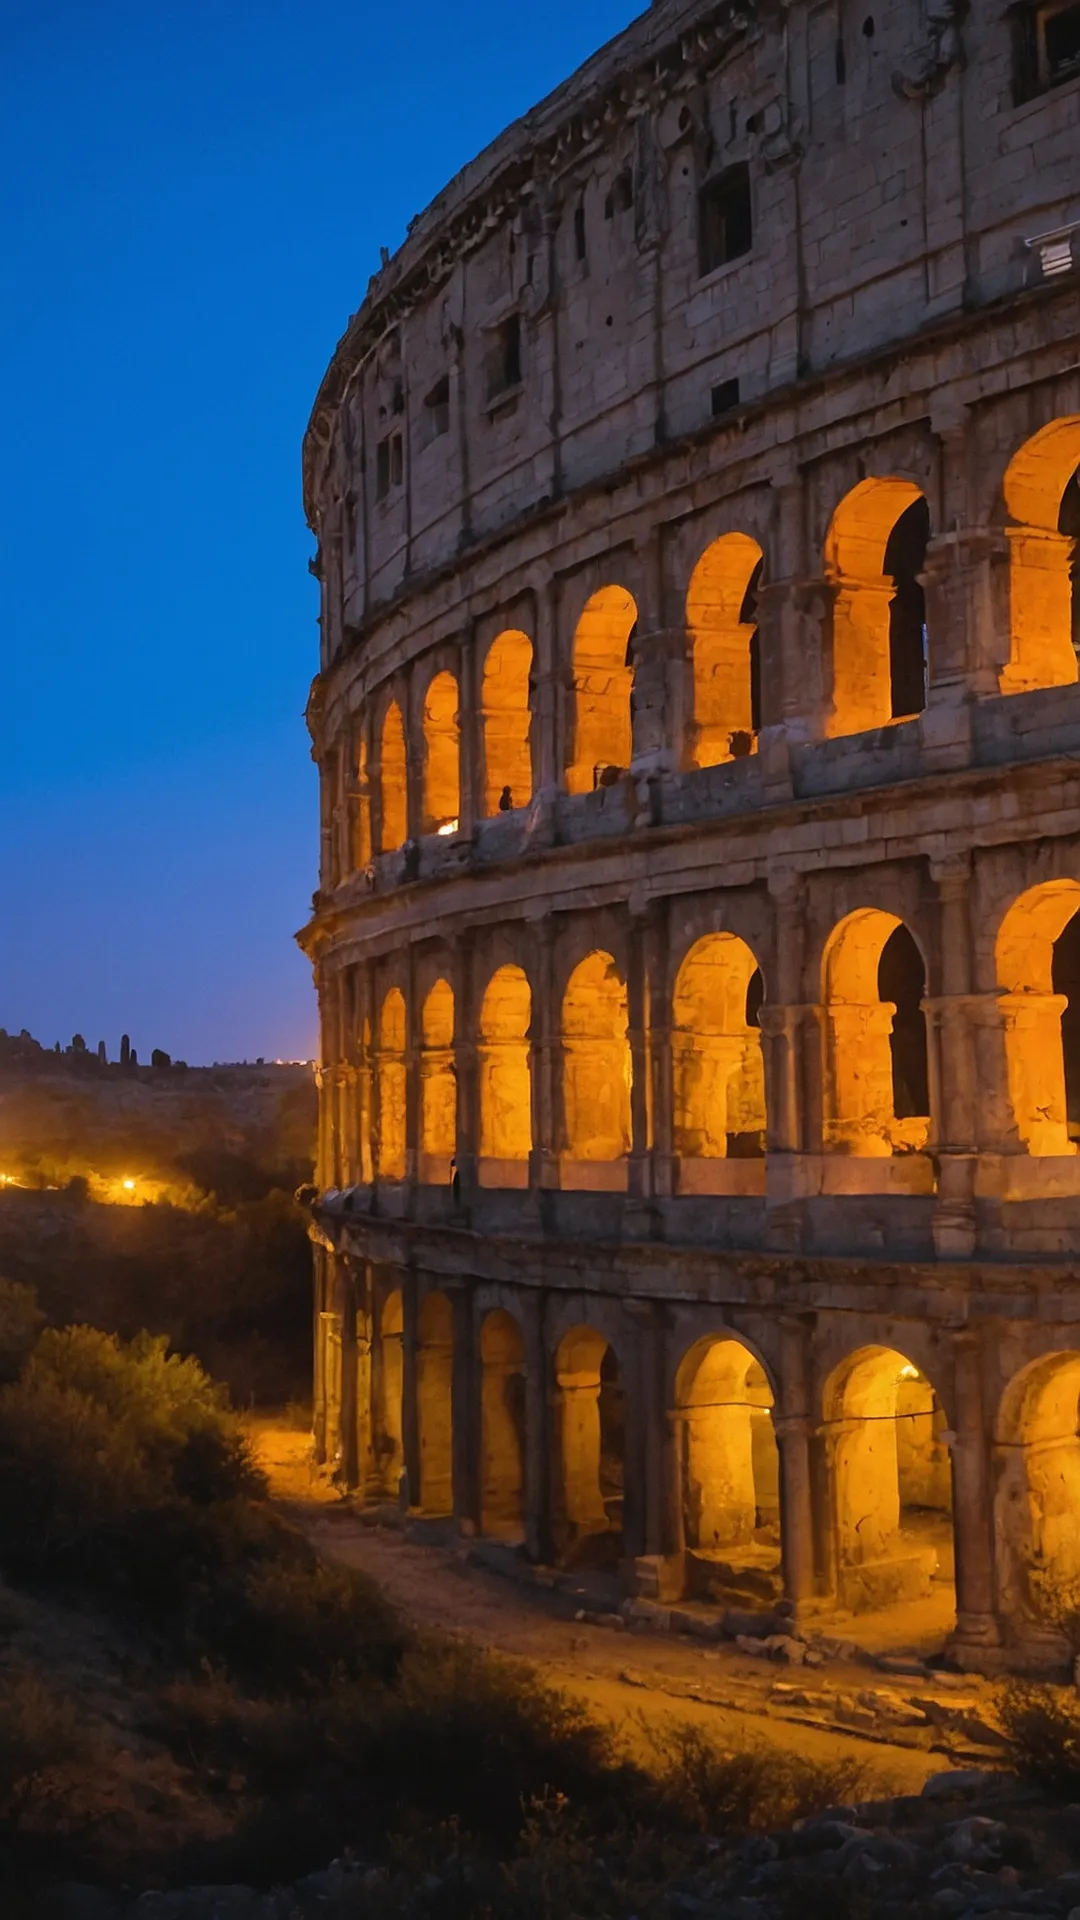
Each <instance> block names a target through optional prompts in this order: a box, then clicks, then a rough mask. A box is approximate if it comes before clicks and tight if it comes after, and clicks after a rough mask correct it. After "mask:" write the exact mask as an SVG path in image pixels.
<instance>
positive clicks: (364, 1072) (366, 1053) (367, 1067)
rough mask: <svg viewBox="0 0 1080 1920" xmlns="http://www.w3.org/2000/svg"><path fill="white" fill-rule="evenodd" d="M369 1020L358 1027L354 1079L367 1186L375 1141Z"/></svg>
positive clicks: (371, 1174)
mask: <svg viewBox="0 0 1080 1920" xmlns="http://www.w3.org/2000/svg"><path fill="white" fill-rule="evenodd" d="M371 1055H372V1047H371V1021H370V1020H368V1019H365V1020H364V1021H363V1022H362V1024H361V1027H360V1068H359V1072H358V1074H357V1081H356V1100H357V1107H358V1113H357V1134H358V1138H359V1146H360V1180H361V1183H362V1184H363V1185H364V1186H367V1185H368V1184H369V1183H370V1181H371V1180H372V1179H373V1178H374V1175H375V1150H374V1149H375V1143H374V1139H373V1136H372V1112H371V1074H372V1058H371Z"/></svg>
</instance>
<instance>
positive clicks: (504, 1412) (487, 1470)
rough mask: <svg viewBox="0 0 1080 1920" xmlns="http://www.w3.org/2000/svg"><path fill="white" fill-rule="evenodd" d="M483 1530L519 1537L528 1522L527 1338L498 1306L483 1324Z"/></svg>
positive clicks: (510, 1316)
mask: <svg viewBox="0 0 1080 1920" xmlns="http://www.w3.org/2000/svg"><path fill="white" fill-rule="evenodd" d="M480 1375H481V1386H480V1428H481V1442H480V1454H481V1463H480V1530H481V1532H482V1533H486V1534H494V1535H496V1536H497V1537H498V1538H500V1539H512V1540H520V1539H521V1538H522V1537H523V1534H524V1526H525V1341H524V1337H523V1335H522V1331H521V1328H520V1326H519V1325H518V1323H517V1321H516V1320H515V1319H514V1317H513V1315H512V1314H510V1313H507V1312H506V1311H505V1309H504V1308H502V1307H496V1308H495V1309H494V1310H493V1311H492V1312H491V1313H489V1314H487V1315H486V1316H485V1318H484V1321H483V1324H482V1326H481V1328H480Z"/></svg>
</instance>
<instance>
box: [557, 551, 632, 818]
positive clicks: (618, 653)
mask: <svg viewBox="0 0 1080 1920" xmlns="http://www.w3.org/2000/svg"><path fill="white" fill-rule="evenodd" d="M636 620H637V606H636V604H635V602H634V597H633V595H632V594H630V593H628V592H627V591H626V588H625V587H601V588H600V590H599V592H598V593H594V594H593V595H592V597H591V598H590V599H589V600H587V601H586V603H585V606H584V609H583V611H582V614H581V618H580V619H579V621H578V623H577V627H576V628H575V631H574V652H573V688H574V715H573V733H574V748H573V759H572V761H571V764H570V765H569V766H568V768H567V770H566V785H567V789H568V790H569V792H570V793H591V792H592V790H593V788H594V787H595V785H596V784H597V781H598V779H599V778H600V776H601V774H602V773H603V772H604V770H605V769H606V768H609V767H615V768H626V767H628V766H629V765H630V760H631V756H632V752H633V745H632V740H631V720H630V692H631V688H632V686H633V681H634V673H633V668H632V667H631V666H630V665H629V663H628V657H627V656H628V652H629V646H630V636H631V634H632V633H633V630H634V625H635V622H636Z"/></svg>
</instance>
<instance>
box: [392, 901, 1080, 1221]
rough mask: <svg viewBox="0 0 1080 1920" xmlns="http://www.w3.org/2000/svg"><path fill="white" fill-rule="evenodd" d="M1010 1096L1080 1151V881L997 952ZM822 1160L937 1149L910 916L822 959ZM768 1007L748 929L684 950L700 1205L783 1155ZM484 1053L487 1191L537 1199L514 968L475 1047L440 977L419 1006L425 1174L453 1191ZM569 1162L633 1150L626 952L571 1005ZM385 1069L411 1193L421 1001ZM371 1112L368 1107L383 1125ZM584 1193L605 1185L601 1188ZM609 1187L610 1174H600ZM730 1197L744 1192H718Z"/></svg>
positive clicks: (836, 940)
mask: <svg viewBox="0 0 1080 1920" xmlns="http://www.w3.org/2000/svg"><path fill="white" fill-rule="evenodd" d="M996 964H997V978H998V992H997V994H996V995H994V996H992V997H991V998H992V1004H993V1005H994V1007H995V1010H996V1013H997V1017H998V1019H999V1021H1000V1028H1001V1034H1002V1044H1003V1047H1004V1054H1005V1066H1006V1071H1007V1076H1008V1099H1009V1105H1010V1107H1011V1112H1012V1116H1013V1122H1014V1125H1015V1130H1016V1134H1017V1136H1018V1140H1019V1144H1020V1146H1021V1147H1022V1148H1023V1149H1024V1150H1026V1151H1027V1152H1028V1153H1030V1154H1034V1155H1040V1156H1047V1155H1058V1156H1061V1155H1072V1154H1075V1152H1076V1139H1077V1137H1080V881H1074V880H1057V881H1050V882H1046V883H1044V884H1042V885H1040V886H1037V887H1034V888H1031V889H1029V890H1028V891H1027V892H1025V893H1024V894H1022V895H1020V897H1019V898H1018V899H1017V900H1016V901H1014V902H1013V904H1012V906H1011V907H1010V908H1009V910H1008V912H1007V913H1006V914H1005V916H1004V919H1003V921H1002V923H1001V926H1000V929H999V932H998V937H997V942H996ZM820 992H821V1005H820V1009H819V1025H820V1036H821V1058H822V1071H821V1088H822V1128H823V1136H822V1144H823V1146H824V1147H825V1148H826V1149H827V1150H833V1151H836V1152H840V1153H846V1154H853V1155H858V1156H862V1157H869V1158H874V1157H878V1158H880V1157H887V1156H890V1155H893V1154H897V1153H911V1152H919V1151H920V1150H921V1149H923V1148H925V1147H926V1146H927V1144H928V1142H929V1139H930V1135H931V1121H932V1112H933V1110H934V1108H935V1105H936V1100H935V1097H934V1096H933V1095H932V1090H931V1060H932V1050H931V1046H930V1040H929V1034H928V1025H927V1020H928V1006H929V1004H930V1003H929V1002H928V1000H927V992H926V967H925V963H924V959H923V955H922V952H921V950H920V948H919V946H918V944H917V942H916V940H915V938H914V937H913V935H912V933H911V932H910V930H909V928H908V927H907V926H906V925H905V924H904V922H903V921H902V920H900V919H899V918H898V916H897V915H895V914H892V913H888V912H885V911H884V910H883V909H881V908H877V907H866V908H858V909H856V910H854V911H853V912H851V913H849V914H847V915H846V916H845V917H844V919H843V920H841V921H840V922H839V923H838V925H837V926H836V927H835V928H834V929H833V931H832V933H831V934H830V936H829V938H828V940H827V942H826V944H825V948H824V952H823V957H822V962H821V987H820ZM769 1011H770V1009H769V1007H768V1006H767V1004H766V1000H765V984H764V980H763V976H762V972H761V969H760V967H759V965H758V961H757V957H756V955H755V954H754V952H753V951H752V949H751V948H750V946H749V945H748V944H747V942H746V941H745V940H743V939H742V938H740V937H739V936H738V935H736V934H734V933H730V932H716V933H711V934H706V935H704V936H702V937H701V938H700V939H698V940H697V941H696V942H694V944H693V945H692V946H691V947H690V949H689V951H688V952H687V953H686V954H685V956H684V958H683V959H682V962H681V964H680V966H679V968H678V971H677V973H676V975H675V980H674V986H673V990H672V995H671V1026H670V1031H669V1034H668V1036H667V1040H668V1045H669V1049H670V1085H671V1096H672V1147H673V1152H674V1154H675V1155H676V1157H677V1158H678V1160H679V1162H680V1163H681V1167H682V1175H681V1190H682V1191H705V1192H707V1191H709V1190H710V1186H709V1179H710V1168H715V1166H716V1163H717V1162H721V1161H726V1160H746V1159H751V1160H753V1159H760V1158H761V1157H762V1156H763V1155H764V1152H765V1146H766V1135H767V1126H768V1092H767V1074H766V1052H765V1048H764V1047H763V1025H764V1026H765V1027H766V1028H767V1027H768V1020H767V1018H766V1016H767V1014H768V1013H769ZM472 1039H474V1040H475V1049H476V1071H477V1087H478V1140H477V1151H478V1153H479V1156H480V1161H481V1170H482V1179H483V1181H484V1183H485V1184H488V1185H495V1186H499V1185H501V1186H524V1185H526V1184H528V1163H529V1159H530V1155H531V1153H532V1150H533V1148H534V1146H536V1145H537V1144H538V1142H537V1132H538V1124H537V1118H536V1111H535V1102H534V1089H533V1082H534V1073H535V1065H536V1058H537V1047H538V1044H539V1043H538V1039H537V1030H536V1026H535V1023H534V1010H533V989H532V985H531V983H530V980H529V977H528V974H527V973H526V971H525V969H524V968H523V967H522V966H520V965H516V964H505V965H503V966H500V967H498V968H497V969H496V970H495V972H494V973H492V975H491V976H490V978H489V979H488V980H487V982H486V984H485V986H484V989H483V992H482V995H481V997H480V1003H479V1016H478V1020H477V1026H476V1032H475V1036H472V1035H461V1034H460V1033H459V1032H458V1029H457V1024H456V1013H455V1000H454V992H453V988H452V986H451V985H450V982H449V981H448V980H447V979H445V978H443V977H439V978H438V979H436V980H435V981H434V983H433V984H432V985H431V987H430V988H429V989H428V991H427V993H426V995H425V996H424V998H423V1001H422V1004H421V1006H420V1010H419V1042H420V1044H419V1057H418V1062H417V1067H418V1082H419V1094H418V1147H419V1152H420V1155H421V1168H420V1171H421V1178H422V1179H427V1180H433V1181H440V1180H445V1179H447V1178H449V1176H450V1173H451V1170H452V1162H453V1158H454V1156H455V1154H456V1153H457V1151H458V1133H459V1092H458V1059H457V1052H458V1048H459V1046H460V1045H461V1044H463V1043H464V1042H465V1041H468V1040H472ZM557 1046H558V1055H559V1067H560V1085H561V1125H560V1134H561V1139H560V1150H561V1152H562V1153H563V1155H564V1156H565V1158H566V1161H567V1162H568V1163H572V1164H575V1165H576V1164H581V1166H582V1167H583V1168H588V1167H589V1166H592V1167H593V1168H594V1169H595V1168H596V1167H597V1166H598V1165H599V1164H601V1163H613V1162H622V1161H624V1160H625V1159H626V1156H627V1155H628V1154H629V1153H630V1151H631V1145H632V1087H633V1064H632V1046H631V1038H630V1028H629V1007H628V994H627V985H626V981H625V979H624V977H623V975H622V973H621V972H620V969H619V967H618V965H617V963H616V961H615V959H614V957H613V955H612V954H611V953H609V952H606V951H604V950H600V949H597V950H594V951H592V952H590V953H587V954H586V955H585V956H584V957H583V958H582V959H581V960H579V961H578V963H577V964H576V966H575V967H574V968H573V969H572V971H571V973H570V975H569V977H568V978H567V980H566V982H565V985H564V987H563V990H562V994H561V1000H560V1004H559V1021H558V1038H557ZM362 1052H363V1056H364V1058H365V1059H366V1060H367V1061H369V1062H370V1061H373V1064H374V1078H375V1085H376V1088H377V1098H378V1118H377V1125H374V1126H373V1125H372V1121H373V1116H372V1114H371V1113H370V1111H368V1113H367V1121H368V1130H369V1133H374V1134H376V1135H377V1148H376V1151H375V1152H374V1154H373V1155H372V1152H371V1148H370V1143H369V1145H368V1147H367V1148H366V1149H365V1154H366V1159H367V1161H368V1164H369V1165H372V1163H373V1170H374V1171H375V1172H376V1173H378V1175H379V1176H381V1177H382V1178H386V1179H401V1178H403V1177H404V1175H405V1171H406V1161H407V1144H408V1142H407V1105H408V1084H409V1063H408V1046H407V1018H406V1003H405V996H404V993H403V991H402V989H401V988H400V987H398V986H391V987H389V988H388V989H387V990H386V992H385V993H384V995H383V997H382V1000H381V1003H380V1005H379V1008H378V1013H377V1021H376V1031H375V1035H374V1044H372V1036H371V1034H370V1031H369V1030H368V1029H367V1028H366V1027H365V1031H364V1035H363V1047H362ZM370 1104H371V1103H370V1099H367V1101H366V1105H367V1107H368V1109H370ZM581 1177H582V1181H583V1183H584V1184H588V1182H589V1178H590V1176H589V1175H588V1174H587V1173H585V1172H583V1173H582V1176H581ZM593 1177H594V1178H595V1177H597V1176H595V1175H594V1176H593ZM720 1190H726V1188H724V1189H720Z"/></svg>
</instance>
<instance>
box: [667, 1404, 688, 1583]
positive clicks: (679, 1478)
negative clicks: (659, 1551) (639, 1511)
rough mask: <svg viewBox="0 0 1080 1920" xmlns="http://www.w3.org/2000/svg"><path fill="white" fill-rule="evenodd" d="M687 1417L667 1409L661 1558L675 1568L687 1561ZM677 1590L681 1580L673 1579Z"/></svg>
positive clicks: (676, 1409)
mask: <svg viewBox="0 0 1080 1920" xmlns="http://www.w3.org/2000/svg"><path fill="white" fill-rule="evenodd" d="M688 1418H689V1416H688V1415H687V1413H686V1412H685V1410H684V1409H683V1408H682V1407H673V1408H670V1409H669V1411H668V1415H667V1422H666V1431H665V1434H664V1557H665V1559H667V1560H668V1561H670V1562H671V1563H672V1564H673V1566H674V1567H685V1562H686V1508H685V1500H684V1496H685V1489H686V1429H687V1423H688ZM675 1584H677V1585H678V1588H679V1591H680V1592H681V1591H682V1586H683V1581H682V1580H680V1579H676V1582H675Z"/></svg>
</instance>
